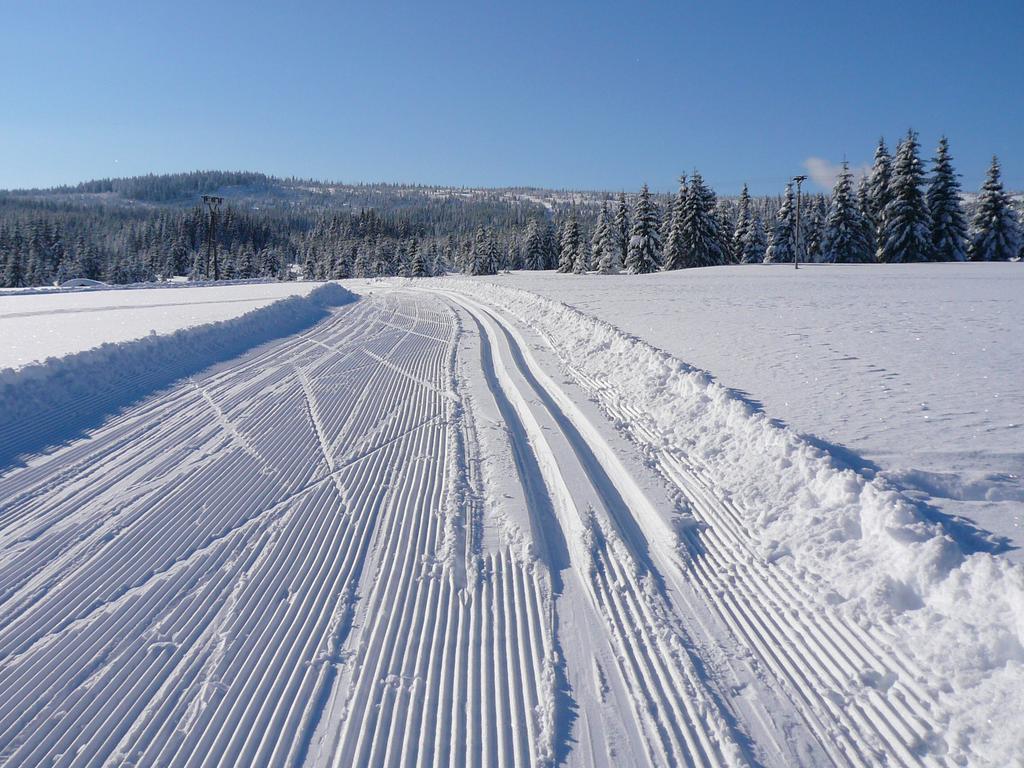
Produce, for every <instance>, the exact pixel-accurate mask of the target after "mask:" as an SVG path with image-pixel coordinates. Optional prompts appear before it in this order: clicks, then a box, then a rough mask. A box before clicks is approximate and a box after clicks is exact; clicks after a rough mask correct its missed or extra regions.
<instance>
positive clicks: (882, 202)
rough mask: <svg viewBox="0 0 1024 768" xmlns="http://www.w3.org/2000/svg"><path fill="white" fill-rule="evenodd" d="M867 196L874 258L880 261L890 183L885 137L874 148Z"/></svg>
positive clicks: (889, 156) (888, 156)
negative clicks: (873, 229)
mask: <svg viewBox="0 0 1024 768" xmlns="http://www.w3.org/2000/svg"><path fill="white" fill-rule="evenodd" d="M867 183H868V188H867V192H868V197H869V198H870V205H871V221H872V223H874V225H875V237H874V241H875V253H876V258H877V259H878V260H879V261H881V256H879V255H878V254H879V251H880V249H881V245H882V226H883V224H884V222H885V209H886V208H887V207H888V206H889V201H890V200H891V199H892V198H891V192H890V189H889V187H890V184H891V183H892V155H890V154H889V148H888V147H886V146H885V138H880V139H879V140H878V147H877V148H876V149H875V164H874V166H872V168H871V173H870V174H869V175H868V182H867Z"/></svg>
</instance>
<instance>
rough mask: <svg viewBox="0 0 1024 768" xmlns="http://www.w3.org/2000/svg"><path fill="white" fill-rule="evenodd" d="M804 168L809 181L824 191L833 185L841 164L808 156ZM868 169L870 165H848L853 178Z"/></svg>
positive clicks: (841, 167) (869, 169) (866, 172)
mask: <svg viewBox="0 0 1024 768" xmlns="http://www.w3.org/2000/svg"><path fill="white" fill-rule="evenodd" d="M804 168H806V169H807V175H808V176H810V177H811V181H813V182H814V183H815V184H817V185H818V186H819V187H821V188H822V189H823V190H824V191H826V192H829V191H831V190H832V187H834V186H835V183H836V179H837V178H839V174H840V173H841V172H842V170H843V165H842V163H831V162H829V161H828V160H825V159H824V158H821V157H808V158H807V159H806V160H804ZM870 171H871V166H870V165H851V166H850V172H851V173H852V174H853V177H854V178H855V179H859V178H860V177H861V176H864V175H866V174H868V173H869V172H870Z"/></svg>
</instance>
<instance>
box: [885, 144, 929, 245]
mask: <svg viewBox="0 0 1024 768" xmlns="http://www.w3.org/2000/svg"><path fill="white" fill-rule="evenodd" d="M923 185H924V169H923V167H922V165H921V157H920V154H919V145H918V142H917V134H916V133H915V132H914V131H912V130H911V131H907V135H906V138H904V139H903V141H901V142H900V146H899V148H898V149H897V150H896V161H895V162H894V163H893V168H892V179H891V181H890V182H889V204H888V205H887V206H886V207H885V211H884V212H883V214H882V230H881V236H880V240H879V246H878V256H879V261H884V262H888V263H890V264H899V263H904V262H915V261H929V260H930V258H931V250H932V244H931V238H930V232H929V230H930V228H931V222H930V221H929V217H928V206H927V204H926V203H925V199H924V192H923V191H922V187H923Z"/></svg>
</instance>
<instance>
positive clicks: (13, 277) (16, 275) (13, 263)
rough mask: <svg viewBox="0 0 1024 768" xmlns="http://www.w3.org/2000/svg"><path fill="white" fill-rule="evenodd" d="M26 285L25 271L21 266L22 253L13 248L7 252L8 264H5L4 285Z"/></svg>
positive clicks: (14, 286)
mask: <svg viewBox="0 0 1024 768" xmlns="http://www.w3.org/2000/svg"><path fill="white" fill-rule="evenodd" d="M24 285H25V272H24V270H23V269H22V266H21V254H20V253H19V252H18V250H17V249H16V248H12V249H11V250H10V251H9V252H8V254H7V264H6V265H4V286H5V287H7V288H21V287H22V286H24Z"/></svg>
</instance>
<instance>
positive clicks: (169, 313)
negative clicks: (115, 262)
mask: <svg viewBox="0 0 1024 768" xmlns="http://www.w3.org/2000/svg"><path fill="white" fill-rule="evenodd" d="M318 285H320V283H311V282H310V283H302V282H290V283H281V282H266V283H244V284H241V285H216V286H201V287H192V286H187V285H182V286H180V287H179V286H175V287H170V286H168V285H167V284H157V285H154V286H152V287H146V288H128V289H110V290H103V289H98V290H81V289H77V290H63V291H62V290H46V291H41V290H36V291H31V292H13V291H9V292H5V293H0V339H3V344H2V345H0V370H2V369H4V368H20V367H22V366H24V365H28V364H29V363H34V362H41V361H43V360H45V359H46V358H48V357H62V356H64V355H69V354H72V353H74V352H81V351H83V350H86V349H92V348H93V347H98V346H99V345H100V344H104V343H117V342H123V341H131V340H133V339H140V338H142V337H144V336H148V335H150V334H151V333H155V334H158V335H163V334H168V333H173V332H174V331H178V330H181V329H183V328H191V327H193V326H196V325H203V324H206V323H214V322H218V321H220V320H230V319H231V318H233V317H238V316H239V315H242V314H245V313H246V312H249V311H251V310H253V309H259V308H260V307H265V306H267V305H269V304H272V303H273V302H275V301H280V300H281V299H285V298H288V297H289V296H306V295H308V294H309V293H310V291H312V290H314V289H315V288H316V287H317V286H318ZM155 289H156V290H155Z"/></svg>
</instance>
